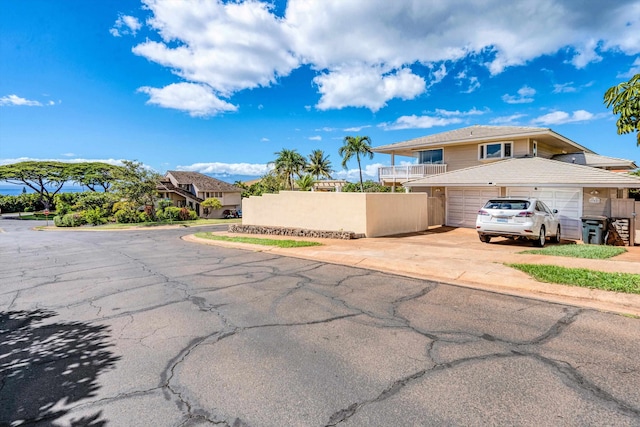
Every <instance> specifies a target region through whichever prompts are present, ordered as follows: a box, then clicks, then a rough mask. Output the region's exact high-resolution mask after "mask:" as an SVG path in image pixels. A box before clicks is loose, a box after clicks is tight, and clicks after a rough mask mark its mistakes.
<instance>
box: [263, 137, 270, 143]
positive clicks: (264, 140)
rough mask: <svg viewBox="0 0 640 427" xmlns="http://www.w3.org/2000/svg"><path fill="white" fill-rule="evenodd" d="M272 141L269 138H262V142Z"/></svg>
mask: <svg viewBox="0 0 640 427" xmlns="http://www.w3.org/2000/svg"><path fill="white" fill-rule="evenodd" d="M269 141H271V140H270V139H269V138H264V137H263V138H260V142H269Z"/></svg>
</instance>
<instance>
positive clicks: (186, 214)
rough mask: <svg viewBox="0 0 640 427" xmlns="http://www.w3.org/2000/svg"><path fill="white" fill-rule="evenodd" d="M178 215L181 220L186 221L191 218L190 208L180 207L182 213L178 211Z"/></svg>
mask: <svg viewBox="0 0 640 427" xmlns="http://www.w3.org/2000/svg"><path fill="white" fill-rule="evenodd" d="M178 217H179V218H180V220H181V221H186V220H188V219H189V218H191V215H189V209H187V208H182V209H180V213H178Z"/></svg>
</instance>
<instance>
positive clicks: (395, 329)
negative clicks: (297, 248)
mask: <svg viewBox="0 0 640 427" xmlns="http://www.w3.org/2000/svg"><path fill="white" fill-rule="evenodd" d="M32 225H33V224H30V223H29V222H26V221H15V220H14V221H11V220H2V221H0V228H1V229H2V231H3V232H2V233H0V258H1V259H2V263H1V264H0V425H12V424H13V425H83V426H85V425H86V426H88V425H92V426H94V425H95V426H97V425H113V426H121V425H148V426H183V425H184V426H186V425H189V426H195V425H211V424H219V425H222V426H334V425H340V426H389V425H432V424H439V425H442V424H445V425H487V424H491V425H505V424H507V425H596V424H608V425H629V426H631V425H639V424H640V389H639V388H638V386H637V385H638V384H639V383H640V358H638V354H640V342H639V341H638V339H637V338H638V336H640V321H639V320H638V319H636V318H629V317H624V316H619V315H614V314H609V313H605V312H599V311H596V310H591V309H585V308H580V307H576V306H571V305H564V304H555V303H548V302H542V301H539V300H534V299H529V298H521V297H515V296H509V295H502V294H498V293H494V292H486V291H481V290H477V289H470V288H465V287H460V286H454V285H449V284H446V283H443V282H441V281H435V280H423V279H418V278H411V277H403V276H398V275H393V274H389V273H385V272H380V271H375V270H371V269H366V268H357V267H349V266H345V265H338V264H332V263H326V262H323V261H317V260H309V259H301V258H293V257H288V256H282V255H280V254H277V253H272V252H258V251H251V250H249V251H248V250H241V249H235V248H224V247H219V246H208V245H201V244H194V243H192V242H188V241H185V240H182V239H181V238H182V237H184V236H186V235H189V234H192V233H193V232H194V229H192V228H191V229H184V228H180V229H168V230H145V231H122V232H96V233H91V232H81V231H65V232H35V231H32V230H30V229H29V227H30V226H32Z"/></svg>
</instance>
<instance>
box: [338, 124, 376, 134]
mask: <svg viewBox="0 0 640 427" xmlns="http://www.w3.org/2000/svg"><path fill="white" fill-rule="evenodd" d="M370 127H371V125H364V126H351V127H348V128H344V129H343V130H344V131H345V132H360V131H361V130H362V129H367V128H370Z"/></svg>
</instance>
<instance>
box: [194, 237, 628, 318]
mask: <svg viewBox="0 0 640 427" xmlns="http://www.w3.org/2000/svg"><path fill="white" fill-rule="evenodd" d="M218 234H221V235H230V236H234V235H236V236H237V234H229V233H227V232H225V231H220V232H218ZM259 237H260V236H259ZM269 237H273V238H279V237H277V236H269ZM186 238H187V239H191V238H192V237H191V236H187V237H186ZM304 240H317V241H319V242H321V243H322V246H314V247H305V248H291V249H280V248H275V247H265V246H260V245H242V244H235V243H227V244H225V245H226V246H228V247H236V248H246V249H250V250H255V251H266V252H271V253H277V254H282V255H286V256H295V257H300V258H304V259H312V260H318V261H324V262H331V263H337V264H345V265H350V266H357V267H363V268H371V269H374V270H378V271H384V272H388V273H395V274H401V275H404V276H408V277H415V278H421V279H431V280H442V281H446V282H448V283H455V284H457V285H460V286H466V287H471V288H474V289H483V290H489V291H494V292H501V293H506V294H510V295H517V296H524V297H528V298H538V299H542V300H545V301H553V302H558V303H563V304H573V305H578V306H582V307H590V308H594V309H597V310H606V311H612V312H615V313H623V314H631V315H635V316H640V295H630V294H619V293H615V292H606V291H599V290H595V289H586V288H579V287H571V286H563V285H556V284H548V283H540V282H537V281H535V280H533V279H531V278H530V277H529V276H528V275H527V274H525V273H523V272H520V271H518V270H515V269H513V268H510V267H508V266H506V265H505V264H507V263H531V264H551V265H559V266H563V267H569V268H587V269H592V270H601V271H608V272H620V273H636V274H640V246H635V247H626V249H627V253H625V254H622V255H619V256H616V257H615V258H611V259H607V260H593V259H579V258H569V257H557V256H544V255H525V254H522V253H521V252H522V251H525V250H527V249H536V248H534V247H533V246H532V244H531V243H528V242H521V241H513V240H509V239H502V238H496V239H493V240H492V242H491V243H490V244H486V243H482V242H480V240H479V239H478V236H477V233H476V232H475V230H472V229H466V228H450V227H441V228H436V229H432V230H429V231H427V232H423V233H415V234H411V235H405V236H393V237H383V238H375V239H356V240H330V239H306V238H305V239H304ZM199 243H204V244H207V243H208V244H215V245H223V244H224V243H221V242H212V241H208V242H207V241H203V240H200V241H199ZM562 243H563V244H570V243H576V244H581V243H580V242H572V241H566V240H565V241H563V242H562ZM549 244H550V243H549Z"/></svg>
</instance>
